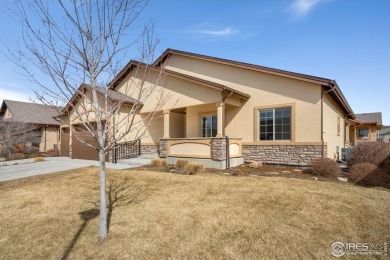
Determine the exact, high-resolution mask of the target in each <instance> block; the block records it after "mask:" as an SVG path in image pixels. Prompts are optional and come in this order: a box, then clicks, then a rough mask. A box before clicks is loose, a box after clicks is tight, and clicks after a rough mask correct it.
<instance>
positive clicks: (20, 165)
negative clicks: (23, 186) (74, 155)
mask: <svg viewBox="0 0 390 260" xmlns="http://www.w3.org/2000/svg"><path fill="white" fill-rule="evenodd" d="M45 160H46V161H44V162H36V163H35V162H34V159H24V160H17V161H7V162H0V165H2V166H0V181H7V180H13V179H19V178H24V177H29V176H34V175H40V174H46V173H54V172H60V171H66V170H72V169H78V168H82V167H88V166H99V162H98V161H90V160H79V159H69V158H68V157H46V158H45ZM3 165H6V166H3ZM132 167H135V166H132V165H127V164H119V163H118V164H115V163H106V168H107V169H115V170H122V169H128V168H132Z"/></svg>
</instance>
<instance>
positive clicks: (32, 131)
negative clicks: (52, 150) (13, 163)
mask: <svg viewBox="0 0 390 260" xmlns="http://www.w3.org/2000/svg"><path fill="white" fill-rule="evenodd" d="M40 137H41V133H40V131H39V128H37V127H36V126H35V125H33V124H28V123H23V122H15V121H13V120H12V118H8V119H3V118H0V148H1V153H2V155H4V156H6V157H9V156H10V155H11V154H12V153H13V152H14V151H15V146H16V145H18V144H27V143H30V144H39V142H40ZM1 146H3V147H1Z"/></svg>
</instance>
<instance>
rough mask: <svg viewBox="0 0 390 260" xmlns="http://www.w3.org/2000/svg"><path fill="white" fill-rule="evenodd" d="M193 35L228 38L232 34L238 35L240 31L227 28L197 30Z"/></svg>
mask: <svg viewBox="0 0 390 260" xmlns="http://www.w3.org/2000/svg"><path fill="white" fill-rule="evenodd" d="M193 33H197V34H205V35H214V36H227V35H232V34H237V33H239V31H237V30H235V29H233V28H229V27H227V28H225V29H221V30H197V31H193Z"/></svg>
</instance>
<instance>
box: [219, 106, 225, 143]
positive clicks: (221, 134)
mask: <svg viewBox="0 0 390 260" xmlns="http://www.w3.org/2000/svg"><path fill="white" fill-rule="evenodd" d="M224 116H225V103H224V102H221V103H217V119H218V122H217V137H223V121H224V120H223V118H224Z"/></svg>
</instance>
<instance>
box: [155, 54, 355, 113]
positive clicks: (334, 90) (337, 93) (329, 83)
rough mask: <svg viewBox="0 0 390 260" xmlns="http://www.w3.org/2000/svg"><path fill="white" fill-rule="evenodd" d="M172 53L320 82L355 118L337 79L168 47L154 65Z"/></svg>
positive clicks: (160, 62) (157, 65)
mask: <svg viewBox="0 0 390 260" xmlns="http://www.w3.org/2000/svg"><path fill="white" fill-rule="evenodd" d="M172 54H176V55H181V56H187V57H191V58H197V59H201V60H207V61H211V62H217V63H220V64H225V65H230V66H235V67H240V68H244V69H250V70H254V71H259V72H264V73H269V74H273V75H277V76H281V77H288V78H293V79H297V80H303V81H308V82H312V83H317V84H320V85H322V86H323V89H324V90H325V91H328V90H331V91H330V92H329V95H330V96H331V97H332V98H333V99H334V100H335V101H336V102H337V103H338V104H339V105H340V107H341V108H343V110H344V112H345V113H346V114H347V115H348V116H349V117H350V118H352V119H355V116H354V113H353V110H352V108H351V107H350V105H349V104H348V102H347V100H346V98H345V97H344V94H343V93H342V91H341V89H340V88H339V86H338V85H337V82H336V81H335V80H332V79H327V78H322V77H316V76H311V75H306V74H301V73H296V72H291V71H286V70H280V69H274V68H269V67H264V66H259V65H255V64H250V63H245V62H239V61H233V60H228V59H222V58H217V57H212V56H207V55H201V54H196V53H191V52H185V51H180V50H174V49H167V50H166V51H165V52H164V53H163V54H162V55H161V56H160V57H159V58H158V59H157V60H156V61H155V62H154V63H153V64H152V66H155V67H159V66H161V64H162V63H164V61H165V60H167V59H168V58H169V56H170V55H172Z"/></svg>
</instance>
